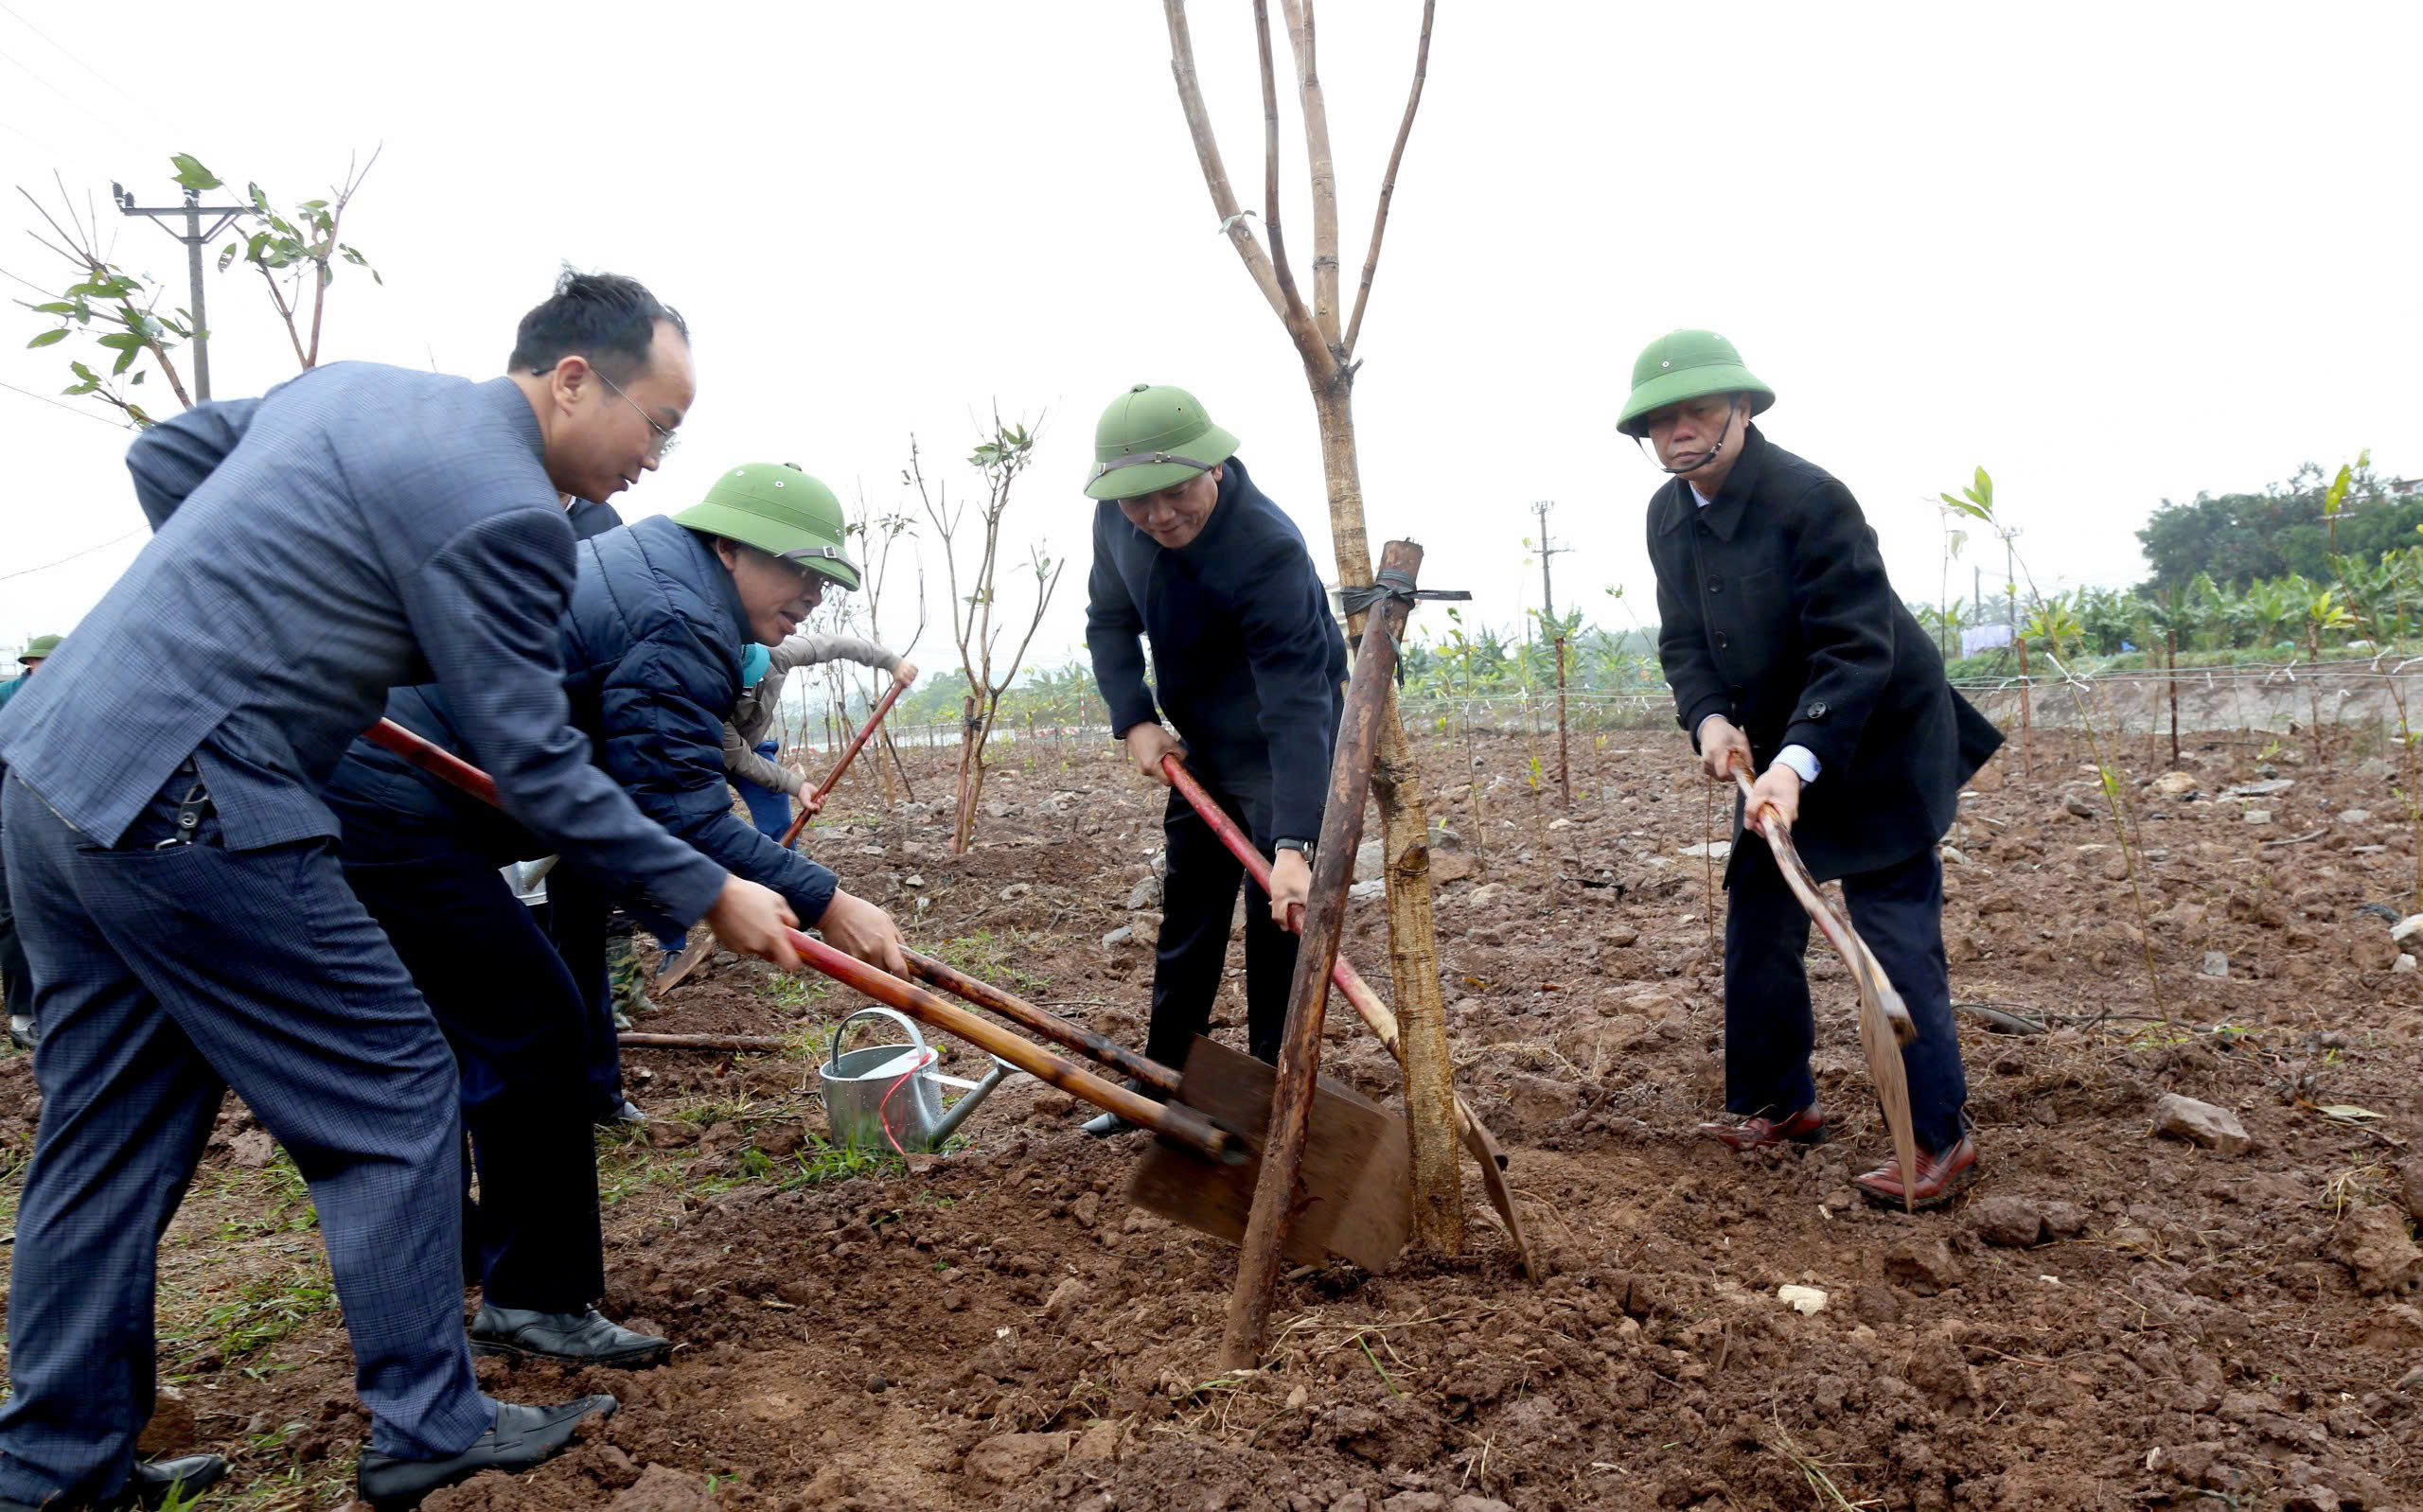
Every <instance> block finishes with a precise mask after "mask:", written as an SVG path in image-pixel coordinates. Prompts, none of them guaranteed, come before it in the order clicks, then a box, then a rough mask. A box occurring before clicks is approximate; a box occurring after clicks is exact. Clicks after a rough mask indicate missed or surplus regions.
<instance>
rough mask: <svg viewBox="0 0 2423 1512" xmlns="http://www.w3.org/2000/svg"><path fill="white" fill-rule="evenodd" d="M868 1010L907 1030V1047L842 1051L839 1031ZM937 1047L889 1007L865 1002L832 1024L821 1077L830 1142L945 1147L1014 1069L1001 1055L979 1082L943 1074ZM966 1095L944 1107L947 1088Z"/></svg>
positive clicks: (907, 1149)
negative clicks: (869, 1005) (938, 1065)
mask: <svg viewBox="0 0 2423 1512" xmlns="http://www.w3.org/2000/svg"><path fill="white" fill-rule="evenodd" d="M870 1014H874V1015H876V1016H879V1017H883V1018H888V1019H890V1020H892V1021H893V1023H895V1024H897V1025H899V1026H900V1027H901V1028H902V1029H905V1030H907V1031H908V1034H909V1041H910V1043H909V1044H907V1045H870V1046H865V1047H863V1048H861V1049H856V1050H848V1051H844V1050H843V1049H842V1048H841V1036H842V1034H843V1033H844V1032H845V1031H846V1030H848V1029H849V1027H850V1026H851V1025H852V1024H853V1023H855V1022H857V1021H858V1020H859V1019H862V1018H865V1017H867V1016H868V1015H870ZM939 1058H940V1057H939V1053H938V1052H937V1051H935V1050H933V1049H932V1048H930V1047H929V1046H928V1045H927V1044H926V1038H925V1036H924V1035H922V1034H920V1033H918V1032H917V1026H916V1025H915V1024H914V1023H912V1022H911V1020H910V1018H909V1016H908V1015H907V1014H905V1013H900V1012H896V1011H893V1010H892V1009H889V1008H862V1009H860V1010H858V1011H857V1012H855V1013H853V1014H851V1015H850V1016H849V1017H848V1018H845V1019H843V1020H842V1021H841V1022H840V1023H839V1024H836V1025H835V1026H833V1048H832V1050H831V1051H830V1053H829V1054H828V1055H827V1056H826V1059H825V1063H824V1064H823V1065H822V1066H820V1067H818V1068H817V1077H818V1079H819V1080H820V1081H822V1083H823V1088H824V1117H825V1122H826V1124H827V1125H828V1126H829V1127H830V1128H831V1130H832V1133H833V1142H834V1143H836V1144H839V1145H843V1146H846V1147H848V1148H850V1149H854V1150H891V1151H894V1152H898V1153H900V1154H917V1153H922V1152H930V1151H934V1150H938V1149H940V1148H942V1144H943V1141H945V1140H946V1139H948V1138H949V1137H950V1136H951V1135H952V1134H954V1133H956V1132H957V1131H958V1129H959V1126H960V1125H961V1124H962V1123H964V1122H965V1121H966V1118H967V1116H968V1115H969V1114H971V1113H974V1112H975V1111H976V1105H977V1104H978V1103H980V1102H982V1101H983V1100H984V1099H986V1098H987V1097H990V1096H991V1095H992V1092H993V1089H994V1088H995V1087H998V1086H999V1085H1000V1084H1001V1081H1002V1079H1003V1078H1004V1077H1007V1076H1008V1075H1009V1074H1010V1073H1011V1072H1012V1071H1013V1070H1015V1069H1016V1067H1014V1066H1012V1065H1010V1064H1008V1063H1007V1062H1005V1061H1003V1060H1001V1059H1000V1058H999V1057H998V1056H997V1057H995V1058H994V1061H993V1068H992V1069H991V1070H990V1071H988V1072H986V1073H985V1074H984V1079H983V1080H982V1081H964V1080H962V1079H961V1078H959V1077H955V1076H944V1075H942V1074H941V1073H939V1072H937V1071H936V1070H935V1069H934V1063H935V1062H936V1061H937V1060H938V1059H939ZM946 1086H948V1087H957V1088H959V1089H960V1090H961V1091H962V1092H964V1094H965V1095H964V1097H962V1098H961V1099H959V1100H958V1101H957V1102H955V1103H953V1104H951V1107H950V1111H949V1112H947V1113H946V1112H944V1111H943V1092H942V1089H943V1088H944V1087H946Z"/></svg>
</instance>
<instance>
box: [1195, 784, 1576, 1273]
mask: <svg viewBox="0 0 2423 1512" xmlns="http://www.w3.org/2000/svg"><path fill="white" fill-rule="evenodd" d="M1161 772H1162V774H1163V775H1164V776H1166V777H1168V778H1169V780H1170V785H1171V786H1172V787H1174V788H1176V789H1177V791H1178V794H1179V796H1180V797H1182V798H1184V799H1185V800H1187V802H1188V803H1189V804H1191V805H1192V806H1193V807H1194V812H1195V813H1196V814H1198V815H1200V816H1201V817H1202V819H1203V822H1204V823H1206V824H1208V825H1210V826H1211V833H1212V834H1214V835H1218V836H1219V837H1220V843H1221V844H1223V845H1225V846H1227V847H1228V848H1229V854H1231V855H1233V856H1235V857H1236V858H1237V859H1238V860H1239V861H1241V862H1243V863H1244V864H1245V869H1246V871H1247V874H1248V875H1250V876H1251V877H1252V878H1253V880H1254V882H1255V884H1256V885H1257V886H1259V887H1261V888H1263V889H1264V890H1265V891H1267V890H1269V888H1270V863H1269V862H1268V861H1265V860H1264V859H1263V855H1262V853H1261V852H1260V851H1258V850H1256V849H1255V848H1254V843H1253V841H1252V840H1250V839H1248V838H1247V836H1246V833H1245V831H1243V830H1241V829H1239V828H1237V825H1236V821H1235V820H1233V819H1231V818H1229V816H1228V815H1227V813H1225V812H1224V811H1223V810H1222V809H1221V807H1220V805H1219V803H1218V802H1217V801H1216V800H1213V799H1212V797H1211V794H1210V793H1208V792H1206V791H1204V788H1203V784H1202V783H1201V782H1196V781H1195V780H1194V773H1192V772H1190V771H1188V770H1187V769H1186V766H1185V765H1184V764H1183V763H1181V762H1180V761H1179V760H1178V759H1177V757H1176V754H1175V753H1173V754H1171V755H1167V756H1164V757H1162V758H1161ZM1330 980H1331V981H1332V982H1335V984H1336V986H1337V990H1338V991H1339V992H1341V993H1345V994H1346V1000H1347V1001H1348V1002H1349V1003H1352V1004H1353V1005H1354V1011H1355V1012H1356V1013H1357V1014H1358V1015H1360V1016H1361V1018H1362V1020H1363V1023H1364V1026H1365V1027H1366V1028H1368V1029H1371V1032H1372V1033H1373V1034H1374V1035H1377V1036H1378V1037H1379V1041H1380V1043H1381V1044H1382V1045H1384V1046H1388V1053H1389V1054H1390V1055H1393V1056H1395V1057H1396V1059H1397V1064H1398V1065H1399V1066H1403V1065H1404V1064H1405V1042H1404V1041H1403V1040H1402V1039H1400V1038H1399V1037H1398V1035H1397V1019H1396V1015H1395V1014H1394V1013H1392V1012H1390V1011H1388V1005H1387V1004H1385V1003H1383V1002H1381V1001H1380V994H1379V993H1375V992H1373V991H1371V984H1370V983H1369V982H1366V981H1365V980H1364V979H1363V974H1362V973H1360V972H1358V971H1356V970H1355V969H1354V967H1353V963H1351V962H1350V961H1348V960H1347V958H1345V957H1344V956H1340V957H1338V958H1337V963H1336V964H1335V966H1333V967H1331V968H1330ZM1456 1133H1457V1134H1459V1136H1460V1137H1461V1138H1462V1139H1463V1141H1464V1148H1465V1149H1466V1150H1467V1151H1469V1152H1471V1153H1472V1157H1473V1159H1474V1160H1476V1161H1477V1162H1479V1164H1480V1183H1481V1187H1483V1188H1484V1189H1485V1190H1486V1191H1487V1192H1488V1193H1489V1204H1490V1206H1492V1207H1494V1208H1495V1209H1496V1210H1497V1216H1498V1218H1499V1219H1500V1220H1501V1221H1503V1222H1504V1223H1505V1225H1506V1235H1507V1238H1509V1239H1512V1240H1513V1241H1514V1253H1515V1254H1517V1255H1519V1256H1521V1257H1522V1259H1523V1273H1524V1274H1525V1275H1528V1276H1530V1278H1531V1279H1532V1280H1533V1281H1535V1282H1536V1281H1541V1280H1545V1279H1546V1278H1547V1277H1546V1275H1545V1273H1544V1272H1542V1271H1541V1269H1540V1266H1539V1262H1538V1261H1537V1260H1535V1259H1533V1258H1532V1257H1531V1241H1530V1236H1529V1235H1527V1234H1525V1233H1524V1232H1523V1221H1522V1219H1520V1218H1518V1217H1517V1216H1515V1212H1514V1194H1513V1193H1512V1192H1511V1191H1509V1190H1507V1187H1506V1174H1505V1172H1506V1155H1505V1153H1504V1152H1502V1151H1500V1150H1499V1149H1498V1148H1497V1137H1496V1136H1495V1135H1494V1134H1491V1133H1490V1132H1489V1130H1488V1129H1487V1128H1486V1127H1485V1126H1483V1124H1482V1123H1481V1121H1480V1119H1479V1118H1478V1117H1477V1116H1475V1115H1474V1113H1473V1110H1472V1109H1471V1108H1470V1107H1468V1106H1466V1105H1465V1103H1464V1099H1463V1098H1462V1096H1461V1095H1460V1094H1459V1095H1458V1097H1457V1098H1456Z"/></svg>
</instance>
